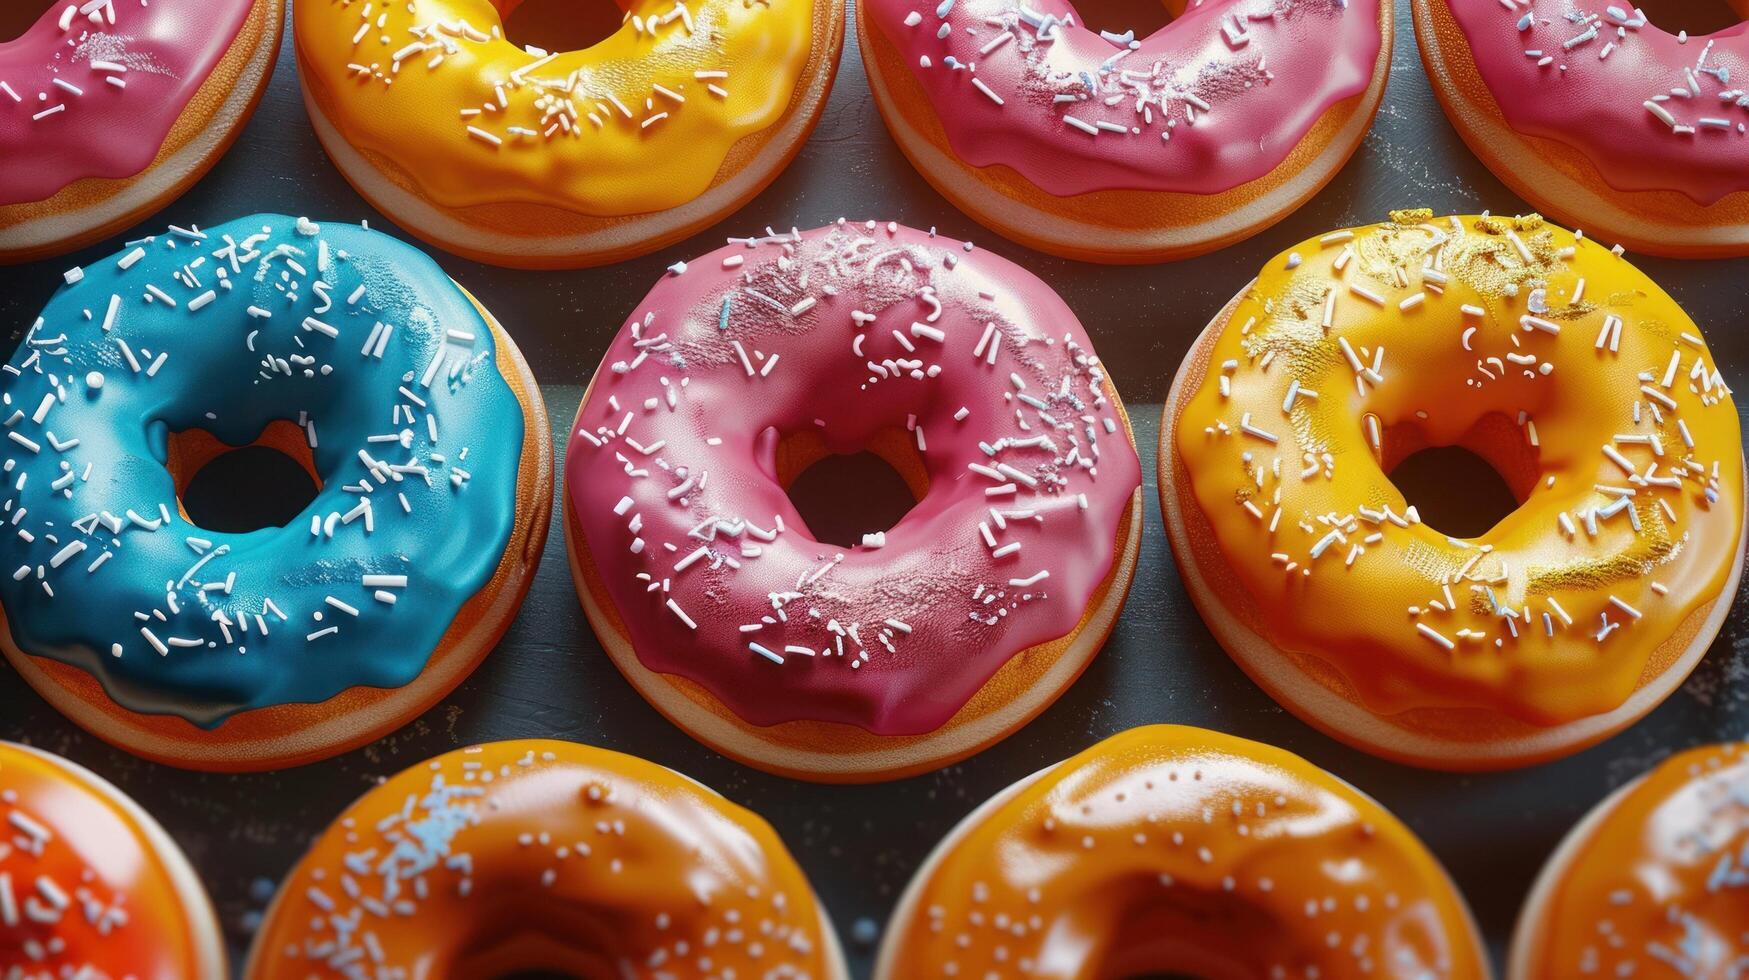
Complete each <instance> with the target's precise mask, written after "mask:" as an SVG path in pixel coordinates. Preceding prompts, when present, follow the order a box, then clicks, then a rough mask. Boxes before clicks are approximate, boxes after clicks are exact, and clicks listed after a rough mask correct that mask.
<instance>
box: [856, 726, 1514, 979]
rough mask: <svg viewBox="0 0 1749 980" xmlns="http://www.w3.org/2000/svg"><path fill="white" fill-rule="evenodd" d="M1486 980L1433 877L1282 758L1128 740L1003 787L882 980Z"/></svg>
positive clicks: (1375, 823)
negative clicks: (1151, 979)
mask: <svg viewBox="0 0 1749 980" xmlns="http://www.w3.org/2000/svg"><path fill="white" fill-rule="evenodd" d="M1157 975H1167V976H1182V975H1192V976H1198V977H1263V978H1270V980H1289V978H1292V980H1302V978H1305V980H1361V978H1367V977H1390V978H1401V980H1487V978H1488V977H1489V976H1490V973H1489V970H1488V961H1487V957H1486V954H1485V953H1484V952H1483V949H1482V946H1481V936H1480V934H1479V933H1478V932H1477V931H1476V927H1475V923H1474V922H1473V921H1472V920H1471V918H1470V914H1469V910H1468V909H1467V908H1466V907H1465V905H1464V901H1463V898H1462V896H1460V895H1459V894H1458V891H1457V889H1456V887H1455V886H1453V884H1452V882H1451V880H1450V879H1449V878H1448V877H1447V876H1446V874H1445V871H1444V869H1442V868H1441V867H1440V866H1439V862H1438V861H1437V860H1435V859H1434V857H1433V855H1432V854H1430V853H1429V852H1428V851H1427V848H1426V847H1425V846H1423V845H1422V843H1421V842H1420V841H1419V840H1417V839H1416V837H1415V835H1414V834H1413V833H1412V832H1411V831H1410V830H1409V828H1407V827H1405V826H1404V825H1403V824H1402V823H1401V822H1400V821H1398V820H1397V818H1395V817H1394V816H1392V815H1391V814H1390V813H1389V812H1388V811H1386V810H1385V809H1384V808H1383V807H1381V806H1380V805H1379V804H1377V803H1376V802H1374V801H1373V800H1372V799H1370V798H1368V797H1367V796H1365V795H1363V794H1362V793H1361V792H1360V791H1358V790H1356V789H1355V788H1353V787H1352V786H1349V785H1348V784H1347V783H1344V782H1342V781H1341V780H1340V779H1337V778H1336V777H1335V776H1332V775H1330V774H1329V773H1327V772H1324V771H1323V770H1321V769H1319V768H1318V767H1316V766H1314V765H1312V764H1310V763H1308V762H1306V761H1305V760H1304V759H1301V758H1299V757H1298V756H1295V755H1292V754H1290V753H1288V752H1285V751H1283V750H1281V749H1278V748H1274V747H1272V746H1268V745H1262V744H1260V743H1257V742H1251V741H1247V740H1245V739H1241V738H1235V737H1233V736H1231V735H1222V734H1220V733H1217V732H1210V731H1203V730H1202V729H1197V728H1184V727H1179V726H1173V725H1156V726H1151V727H1145V728H1135V729H1131V730H1130V731H1127V732H1123V733H1122V734H1119V735H1115V736H1113V737H1111V738H1108V739H1106V740H1105V741H1103V742H1100V743H1099V744H1098V745H1095V746H1093V747H1092V748H1090V749H1088V750H1086V751H1085V752H1082V753H1081V754H1080V755H1077V756H1075V757H1073V758H1071V759H1068V760H1066V761H1064V762H1061V763H1059V764H1057V765H1055V766H1052V767H1050V768H1048V769H1046V770H1044V771H1043V772H1040V773H1037V774H1035V775H1033V776H1030V777H1028V778H1026V779H1023V780H1021V781H1020V782H1018V783H1016V784H1014V785H1013V786H1010V787H1009V788H1008V789H1006V790H1004V791H1003V792H1001V793H999V794H998V795H997V796H996V797H994V798H993V799H991V800H990V801H989V802H988V803H986V804H984V805H983V806H981V807H979V808H978V809H977V810H975V811H973V812H972V814H971V815H970V816H968V817H966V819H965V820H964V821H962V822H961V823H960V824H959V826H958V827H956V828H954V830H953V831H952V832H951V833H950V834H948V836H947V839H946V840H944V841H942V842H941V844H940V846H938V847H937V848H936V849H935V851H934V853H932V854H931V855H930V856H929V858H928V860H927V861H925V862H924V864H923V867H922V868H921V869H920V870H919V871H918V872H917V875H916V877H914V878H913V879H912V881H911V885H910V887H909V888H907V889H906V890H905V893H904V895H903V896H902V897H901V898H900V899H899V906H898V909H897V910H896V911H895V912H894V914H893V919H892V924H891V926H890V927H889V928H888V930H887V937H886V940H885V942H884V943H883V944H882V946H881V951H880V958H879V960H878V962H877V964H876V967H875V973H874V976H875V980H935V978H956V977H957V978H971V977H978V978H995V977H1033V976H1038V977H1047V976H1048V977H1064V978H1069V977H1074V978H1092V977H1136V976H1157Z"/></svg>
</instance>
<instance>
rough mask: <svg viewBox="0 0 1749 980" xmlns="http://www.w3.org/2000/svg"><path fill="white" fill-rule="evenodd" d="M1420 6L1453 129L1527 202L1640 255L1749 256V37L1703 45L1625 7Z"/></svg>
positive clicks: (1432, 68)
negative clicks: (1748, 80)
mask: <svg viewBox="0 0 1749 980" xmlns="http://www.w3.org/2000/svg"><path fill="white" fill-rule="evenodd" d="M1412 6H1413V8H1414V12H1415V29H1416V36H1417V37H1418V39H1419V40H1420V42H1421V57H1422V60H1423V62H1424V63H1425V64H1426V66H1427V75H1428V78H1429V80H1430V81H1432V83H1433V90H1434V92H1435V94H1437V95H1438V96H1439V100H1440V102H1441V103H1442V104H1443V105H1444V107H1445V111H1446V115H1448V116H1450V117H1451V121H1452V124H1453V125H1454V126H1456V128H1457V131H1458V133H1459V134H1460V135H1462V136H1463V138H1464V141H1465V142H1466V143H1468V144H1469V145H1470V148H1471V149H1472V150H1474V151H1475V152H1476V155H1477V156H1479V157H1481V158H1482V162H1484V163H1486V164H1487V165H1488V168H1489V169H1490V170H1492V171H1494V173H1495V174H1496V175H1498V176H1499V177H1500V179H1501V180H1503V181H1505V182H1506V183H1507V184H1508V185H1509V186H1510V187H1511V188H1512V189H1513V190H1514V191H1517V192H1518V193H1519V195H1520V196H1522V197H1524V198H1525V199H1526V200H1528V201H1530V202H1531V203H1532V204H1533V205H1535V206H1536V207H1537V208H1538V209H1540V210H1541V211H1543V212H1544V213H1545V214H1549V215H1552V216H1554V217H1556V218H1559V219H1560V220H1561V221H1563V222H1565V223H1567V224H1569V225H1573V226H1576V227H1583V228H1584V229H1585V230H1587V231H1589V232H1592V233H1593V234H1597V235H1600V236H1602V237H1604V239H1605V240H1607V241H1619V242H1622V243H1624V244H1626V245H1628V246H1629V247H1631V248H1633V249H1635V250H1638V251H1644V252H1651V253H1653V254H1656V255H1669V256H1677V257H1694V258H1701V257H1719V256H1736V255H1749V89H1745V88H1744V87H1743V80H1744V78H1745V76H1749V24H1736V25H1733V26H1731V27H1728V28H1725V29H1723V30H1720V31H1717V32H1715V33H1712V34H1708V35H1705V36H1702V35H1691V34H1689V33H1688V32H1687V31H1677V30H1670V29H1667V28H1668V27H1670V25H1668V24H1665V25H1663V26H1660V25H1659V24H1654V23H1652V22H1651V21H1649V20H1648V19H1647V16H1646V13H1645V12H1644V11H1642V10H1640V9H1639V8H1638V7H1635V6H1633V5H1632V4H1627V3H1616V2H1612V0H1554V2H1541V3H1535V4H1533V3H1531V2H1529V0H1414V2H1413V4H1412ZM1734 6H1735V9H1736V10H1737V12H1738V13H1739V14H1740V15H1742V16H1749V3H1744V2H1742V0H1736V2H1735V3H1734ZM1672 13H1673V12H1672V11H1671V10H1670V9H1669V8H1668V5H1657V6H1654V7H1653V14H1654V15H1656V16H1658V17H1661V18H1662V17H1668V16H1671V14H1672Z"/></svg>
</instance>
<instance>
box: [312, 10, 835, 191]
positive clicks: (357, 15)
mask: <svg viewBox="0 0 1749 980" xmlns="http://www.w3.org/2000/svg"><path fill="white" fill-rule="evenodd" d="M517 2H519V0H496V3H494V2H493V0H375V2H372V0H304V2H301V3H298V4H296V5H294V7H293V16H294V17H295V18H296V20H295V30H296V37H297V46H298V61H299V70H300V72H301V73H302V77H303V81H304V84H305V85H306V86H307V88H308V90H309V92H310V94H311V97H312V98H313V99H314V100H315V101H316V103H317V104H318V106H319V107H320V108H321V110H322V112H323V114H324V115H326V116H327V117H328V119H329V120H330V121H331V122H333V124H334V125H335V127H336V128H337V129H338V130H339V131H340V132H341V133H342V134H343V135H344V137H345V138H346V140H347V141H348V142H349V143H351V144H352V145H353V146H355V147H358V148H360V149H362V150H365V151H367V152H372V153H375V154H379V155H381V156H382V157H385V158H387V159H388V160H390V161H392V162H393V163H394V164H396V165H397V166H399V167H400V168H401V169H402V170H404V171H405V172H406V173H407V174H408V175H409V176H410V177H411V178H412V179H413V180H415V181H416V182H417V183H418V185H419V189H420V190H421V191H422V192H424V193H425V194H426V195H427V196H428V197H430V198H431V199H432V200H434V201H436V202H437V203H439V204H441V205H444V206H447V207H465V206H469V205H477V204H492V203H502V202H508V201H515V202H522V203H533V204H545V205H551V206H554V207H559V208H564V209H567V210H570V211H573V212H576V213H580V214H586V215H591V216H598V217H613V216H619V215H632V214H641V213H646V212H651V211H659V210H662V209H665V208H671V207H675V206H677V205H680V204H684V203H686V202H687V201H690V200H692V199H693V198H695V197H697V196H698V195H699V194H701V193H703V192H704V191H705V190H706V189H707V188H709V187H710V185H711V183H712V180H713V178H714V177H715V176H716V175H717V172H718V170H719V169H720V168H721V167H722V165H723V162H724V160H725V158H726V157H727V156H728V154H729V151H730V149H731V147H733V146H734V145H735V143H736V142H737V141H738V140H740V139H741V138H742V137H744V136H747V135H749V134H753V133H757V132H759V131H760V130H762V129H765V128H767V127H769V126H771V125H773V124H774V123H776V122H777V121H778V120H779V119H780V118H781V117H782V116H783V114H784V112H785V110H786V109H787V108H788V106H789V103H790V99H791V95H792V93H793V91H794V89H795V86H796V83H797V80H798V78H799V77H800V76H801V73H802V70H803V68H804V66H805V65H806V64H807V62H808V57H809V52H810V49H811V47H812V43H813V39H812V31H813V20H814V13H815V5H814V4H813V3H811V2H809V0H633V2H630V3H628V4H624V6H625V10H626V18H625V21H624V23H623V24H622V25H621V27H620V29H619V30H618V31H617V32H615V33H614V34H613V35H612V36H610V37H608V38H606V39H605V40H603V41H601V42H600V43H598V44H595V45H593V46H591V47H589V48H586V49H584V50H581V51H566V52H554V53H552V54H550V55H548V56H539V57H537V56H536V55H533V54H530V53H528V52H527V51H524V50H523V49H521V48H518V47H517V46H516V45H514V44H512V43H510V42H509V41H508V40H506V39H505V38H504V36H503V29H502V23H501V19H500V18H501V15H502V13H503V12H506V11H508V10H509V9H510V8H512V7H514V6H515V5H516V3H517ZM397 56H399V57H398V58H397ZM717 72H723V73H726V74H725V75H723V76H720V77H719V76H717V75H715V74H714V73H717ZM700 73H703V74H704V76H705V77H698V76H699V74H700ZM500 92H502V95H500ZM470 127H471V128H470ZM495 141H496V142H495Z"/></svg>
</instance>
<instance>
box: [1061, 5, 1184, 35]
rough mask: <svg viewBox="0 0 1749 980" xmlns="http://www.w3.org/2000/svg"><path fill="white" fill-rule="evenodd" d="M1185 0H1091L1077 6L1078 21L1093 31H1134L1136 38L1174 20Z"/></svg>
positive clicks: (1180, 11)
mask: <svg viewBox="0 0 1749 980" xmlns="http://www.w3.org/2000/svg"><path fill="white" fill-rule="evenodd" d="M1185 6H1186V3H1185V0H1091V2H1084V3H1078V4H1076V5H1075V13H1077V14H1078V15H1080V16H1078V17H1077V18H1076V20H1077V21H1079V22H1080V23H1081V25H1082V26H1083V27H1086V28H1088V29H1089V30H1094V31H1109V32H1111V33H1112V34H1123V33H1124V32H1125V31H1135V32H1136V40H1138V41H1140V40H1141V39H1143V38H1145V37H1147V36H1148V35H1150V34H1153V33H1154V32H1155V31H1158V30H1159V29H1160V28H1162V27H1165V26H1166V25H1167V24H1170V23H1172V21H1173V20H1174V19H1176V18H1177V17H1179V16H1180V15H1182V14H1183V13H1184V8H1185Z"/></svg>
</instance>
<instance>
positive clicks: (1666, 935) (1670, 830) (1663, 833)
mask: <svg viewBox="0 0 1749 980" xmlns="http://www.w3.org/2000/svg"><path fill="white" fill-rule="evenodd" d="M1606 805H1607V806H1609V807H1610V809H1609V810H1608V811H1607V813H1606V814H1604V815H1603V816H1602V818H1601V822H1600V823H1598V824H1597V825H1595V826H1593V827H1591V828H1589V830H1588V832H1583V837H1582V839H1580V840H1578V841H1576V842H1575V846H1576V850H1574V851H1573V852H1572V853H1571V855H1570V861H1571V863H1570V864H1564V865H1563V869H1564V873H1562V874H1561V876H1560V878H1559V879H1558V880H1557V881H1555V882H1554V885H1553V889H1552V891H1550V893H1549V894H1548V897H1547V900H1546V903H1544V904H1543V905H1541V907H1540V909H1533V910H1532V911H1533V912H1535V913H1536V917H1535V918H1534V919H1530V920H1528V921H1526V922H1525V923H1523V924H1522V926H1521V930H1520V941H1521V942H1527V943H1528V944H1529V946H1528V949H1521V950H1515V953H1514V955H1515V962H1517V963H1522V964H1523V966H1524V967H1525V968H1526V969H1528V971H1529V972H1528V976H1530V977H1572V976H1599V977H1625V976H1633V977H1642V978H1649V980H1651V978H1666V977H1691V978H1701V977H1705V978H1714V980H1727V978H1731V977H1738V976H1741V975H1742V973H1743V971H1744V970H1745V968H1749V894H1746V892H1745V889H1749V754H1746V753H1745V751H1744V745H1743V744H1742V743H1737V744H1731V745H1715V746H1707V747H1703V748H1698V749H1691V750H1689V751H1687V752H1682V753H1679V754H1677V755H1675V756H1672V757H1671V758H1669V759H1666V760H1665V761H1664V763H1663V764H1662V765H1660V766H1658V767H1657V768H1656V769H1654V770H1652V772H1651V773H1650V774H1648V775H1647V776H1646V777H1645V778H1644V779H1642V780H1640V781H1639V782H1638V783H1636V784H1634V785H1633V786H1631V787H1630V788H1629V789H1628V790H1627V791H1626V792H1625V793H1624V794H1623V795H1621V796H1619V797H1617V798H1616V799H1615V801H1614V802H1613V803H1612V804H1606Z"/></svg>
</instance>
